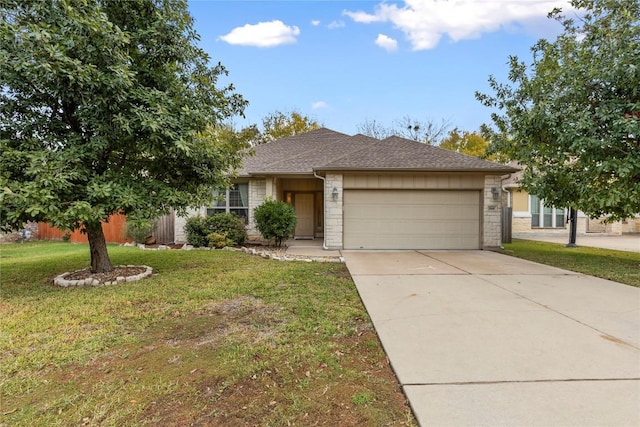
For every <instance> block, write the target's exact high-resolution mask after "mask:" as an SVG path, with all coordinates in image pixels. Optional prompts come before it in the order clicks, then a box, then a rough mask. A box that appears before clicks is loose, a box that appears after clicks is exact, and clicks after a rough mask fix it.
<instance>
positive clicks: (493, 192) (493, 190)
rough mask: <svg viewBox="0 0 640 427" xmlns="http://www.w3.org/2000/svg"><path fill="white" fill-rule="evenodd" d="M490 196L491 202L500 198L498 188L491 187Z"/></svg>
mask: <svg viewBox="0 0 640 427" xmlns="http://www.w3.org/2000/svg"><path fill="white" fill-rule="evenodd" d="M491 195H492V196H493V200H498V199H499V198H500V192H499V191H498V187H491Z"/></svg>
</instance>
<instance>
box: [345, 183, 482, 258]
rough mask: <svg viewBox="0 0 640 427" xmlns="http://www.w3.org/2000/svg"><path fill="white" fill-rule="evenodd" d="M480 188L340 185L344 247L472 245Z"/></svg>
mask: <svg viewBox="0 0 640 427" xmlns="http://www.w3.org/2000/svg"><path fill="white" fill-rule="evenodd" d="M480 195H481V192H480V191H473V190H472V191H434V190H406V191H398V190H393V191H387V190H353V189H351V190H345V191H344V248H345V249H478V248H480Z"/></svg>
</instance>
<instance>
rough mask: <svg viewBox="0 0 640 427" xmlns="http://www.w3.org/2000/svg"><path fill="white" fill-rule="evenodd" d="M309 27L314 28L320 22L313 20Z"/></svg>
mask: <svg viewBox="0 0 640 427" xmlns="http://www.w3.org/2000/svg"><path fill="white" fill-rule="evenodd" d="M311 25H313V26H314V27H317V26H318V25H320V21H318V20H317V19H314V20H313V21H311Z"/></svg>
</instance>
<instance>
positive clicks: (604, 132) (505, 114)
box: [476, 0, 640, 220]
mask: <svg viewBox="0 0 640 427" xmlns="http://www.w3.org/2000/svg"><path fill="white" fill-rule="evenodd" d="M571 5H572V6H573V7H574V8H576V9H577V10H578V15H579V17H577V18H571V17H568V16H565V15H564V14H563V12H562V11H561V10H560V9H556V10H554V11H552V12H551V13H550V14H549V17H550V18H553V19H556V20H557V21H558V22H560V23H561V24H562V26H563V29H564V31H563V32H562V33H561V34H560V35H559V36H558V37H557V39H556V40H555V41H553V42H551V41H547V40H540V41H538V43H536V44H535V45H534V46H533V47H532V53H533V58H532V60H531V62H530V63H525V62H523V61H520V60H519V59H518V58H517V57H515V56H512V57H510V60H509V64H510V69H509V82H510V83H507V84H503V83H499V82H498V81H496V79H495V78H494V77H490V79H489V83H490V86H491V88H492V90H493V92H494V93H493V94H492V95H487V94H482V93H476V97H477V98H478V99H479V100H480V101H481V102H482V103H483V104H484V105H486V106H488V107H491V108H494V109H498V110H499V112H496V113H493V114H492V119H493V127H490V126H484V127H483V130H484V132H485V135H486V136H487V138H488V139H489V140H490V141H491V146H492V149H493V151H495V152H498V153H500V154H501V155H503V156H505V157H507V158H508V159H510V160H515V161H517V162H519V163H520V164H521V165H522V166H523V167H524V174H523V180H522V185H523V187H524V188H525V189H527V190H528V191H529V192H530V193H533V194H536V195H538V196H540V197H541V198H543V199H545V200H546V201H547V202H548V203H549V204H552V205H555V206H558V207H573V208H576V209H579V210H582V211H584V212H585V213H586V214H588V215H589V216H591V217H600V216H603V215H606V216H609V219H610V220H617V219H624V218H625V217H629V216H631V215H634V214H636V213H639V212H640V145H639V142H638V141H639V138H640V3H638V2H637V1H619V0H573V1H571Z"/></svg>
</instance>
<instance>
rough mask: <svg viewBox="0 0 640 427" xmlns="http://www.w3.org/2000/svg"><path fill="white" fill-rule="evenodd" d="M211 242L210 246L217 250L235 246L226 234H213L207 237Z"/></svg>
mask: <svg viewBox="0 0 640 427" xmlns="http://www.w3.org/2000/svg"><path fill="white" fill-rule="evenodd" d="M207 239H208V240H209V246H210V247H212V248H216V249H222V248H226V247H227V246H233V240H231V239H230V238H228V237H227V235H226V234H220V233H211V234H209V235H208V236H207Z"/></svg>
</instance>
